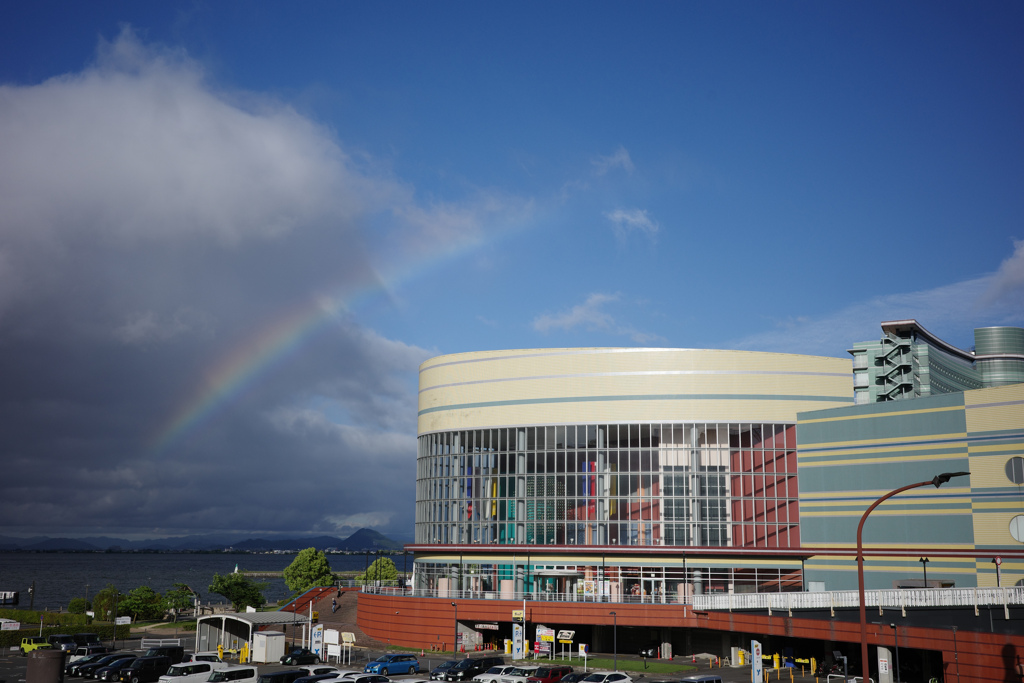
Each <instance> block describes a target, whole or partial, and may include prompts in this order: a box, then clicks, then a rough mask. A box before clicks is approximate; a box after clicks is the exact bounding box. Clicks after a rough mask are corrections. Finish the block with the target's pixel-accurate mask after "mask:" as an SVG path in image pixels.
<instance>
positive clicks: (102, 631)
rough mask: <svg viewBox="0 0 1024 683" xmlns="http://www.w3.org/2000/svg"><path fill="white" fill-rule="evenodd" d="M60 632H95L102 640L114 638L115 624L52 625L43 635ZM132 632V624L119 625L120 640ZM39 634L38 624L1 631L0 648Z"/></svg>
mask: <svg viewBox="0 0 1024 683" xmlns="http://www.w3.org/2000/svg"><path fill="white" fill-rule="evenodd" d="M44 614H45V613H44ZM8 618H11V617H8ZM37 623H38V622H37ZM23 625H27V624H23ZM58 633H66V634H68V635H74V634H76V633H95V634H96V635H97V636H99V638H100V640H113V639H114V626H113V625H112V624H93V625H92V626H88V627H86V626H81V627H77V628H73V627H68V626H51V627H49V628H43V633H42V635H43V637H44V638H45V637H46V636H52V635H55V634H58ZM131 634H132V627H131V625H130V624H125V625H124V626H118V627H117V638H118V640H126V639H127V638H129V637H130V636H131ZM38 635H39V626H36V627H34V628H32V627H29V628H24V629H21V630H20V631H0V648H3V649H7V648H11V647H18V646H19V645H21V639H22V638H28V637H29V636H38Z"/></svg>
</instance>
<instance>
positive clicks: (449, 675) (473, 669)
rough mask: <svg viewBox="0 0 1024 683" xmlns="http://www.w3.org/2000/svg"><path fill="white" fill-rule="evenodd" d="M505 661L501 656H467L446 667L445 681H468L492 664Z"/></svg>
mask: <svg viewBox="0 0 1024 683" xmlns="http://www.w3.org/2000/svg"><path fill="white" fill-rule="evenodd" d="M504 663H505V660H503V659H502V658H501V657H477V658H476V659H473V658H472V657H467V658H466V659H460V660H459V661H458V662H456V664H455V666H453V667H452V668H450V669H448V671H447V672H446V673H445V675H444V680H446V681H469V680H472V679H473V677H474V676H479V675H480V674H482V673H483V672H485V671H487V670H488V669H490V668H491V667H492V666H501V665H502V664H504Z"/></svg>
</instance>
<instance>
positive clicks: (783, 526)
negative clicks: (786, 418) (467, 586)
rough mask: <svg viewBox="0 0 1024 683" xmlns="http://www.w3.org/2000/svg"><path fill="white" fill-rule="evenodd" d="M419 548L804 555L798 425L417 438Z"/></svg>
mask: <svg viewBox="0 0 1024 683" xmlns="http://www.w3.org/2000/svg"><path fill="white" fill-rule="evenodd" d="M416 480H417V489H416V505H417V510H416V542H417V543H437V544H463V545H465V544H517V545H627V546H651V545H667V546H678V547H687V546H691V547H692V546H696V547H715V546H718V547H726V546H743V547H765V548H784V547H795V546H797V545H798V544H799V531H798V528H799V523H798V518H797V505H798V492H797V487H796V434H795V429H794V427H793V425H789V424H741V423H735V424H716V423H712V424H705V423H693V424H687V423H678V424H662V423H655V424H610V425H564V426H563V425H556V426H538V427H503V428H495V429H479V430H467V431H453V432H440V433H434V434H426V435H423V436H421V437H420V438H419V445H418V457H417V477H416Z"/></svg>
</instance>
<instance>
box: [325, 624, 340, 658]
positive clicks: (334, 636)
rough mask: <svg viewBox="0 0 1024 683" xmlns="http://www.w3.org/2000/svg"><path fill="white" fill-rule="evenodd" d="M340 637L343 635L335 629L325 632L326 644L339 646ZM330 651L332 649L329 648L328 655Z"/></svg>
mask: <svg viewBox="0 0 1024 683" xmlns="http://www.w3.org/2000/svg"><path fill="white" fill-rule="evenodd" d="M339 635H341V634H339V633H338V630H337V629H333V628H329V629H326V630H325V631H324V643H325V644H327V645H338V644H339V642H340V641H339V640H338V636H339ZM330 649H331V648H327V654H330Z"/></svg>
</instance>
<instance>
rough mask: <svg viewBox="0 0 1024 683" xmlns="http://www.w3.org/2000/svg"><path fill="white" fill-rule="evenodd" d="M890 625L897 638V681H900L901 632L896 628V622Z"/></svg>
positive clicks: (898, 682) (897, 682)
mask: <svg viewBox="0 0 1024 683" xmlns="http://www.w3.org/2000/svg"><path fill="white" fill-rule="evenodd" d="M889 627H890V628H891V629H892V635H893V637H894V638H895V639H896V683H900V632H899V631H897V630H896V624H889Z"/></svg>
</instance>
